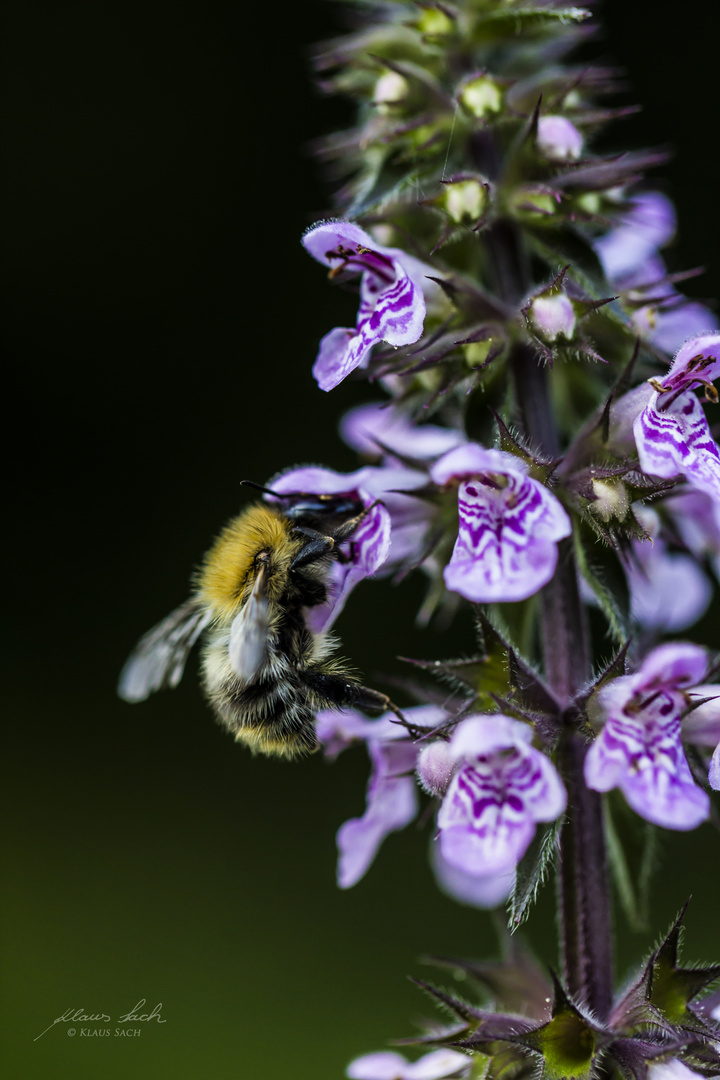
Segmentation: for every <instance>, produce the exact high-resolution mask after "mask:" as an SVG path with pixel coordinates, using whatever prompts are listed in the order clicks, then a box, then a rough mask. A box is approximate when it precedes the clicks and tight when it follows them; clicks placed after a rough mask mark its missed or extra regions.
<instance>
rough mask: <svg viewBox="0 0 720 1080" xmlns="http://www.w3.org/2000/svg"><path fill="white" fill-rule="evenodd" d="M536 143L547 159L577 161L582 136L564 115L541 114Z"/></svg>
mask: <svg viewBox="0 0 720 1080" xmlns="http://www.w3.org/2000/svg"><path fill="white" fill-rule="evenodd" d="M536 145H537V148H538V150H539V152H540V153H541V154H542V156H543V157H545V158H547V159H548V161H577V159H578V158H579V157H580V154H581V153H582V146H583V137H582V135H581V134H580V132H579V131H578V129H577V128H576V127H575V125H574V124H571V123H570V121H569V120H568V119H567V118H566V117H564V116H541V117H540V119H539V120H538V128H537V140H536Z"/></svg>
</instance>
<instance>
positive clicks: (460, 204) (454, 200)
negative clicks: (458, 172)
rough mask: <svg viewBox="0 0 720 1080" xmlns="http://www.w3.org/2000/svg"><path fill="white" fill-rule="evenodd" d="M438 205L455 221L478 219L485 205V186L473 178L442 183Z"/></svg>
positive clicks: (459, 222)
mask: <svg viewBox="0 0 720 1080" xmlns="http://www.w3.org/2000/svg"><path fill="white" fill-rule="evenodd" d="M444 188H445V190H444V192H443V194H442V196H441V201H440V205H441V206H442V208H443V210H445V212H446V213H447V214H448V215H449V217H450V218H452V220H453V221H456V222H457V223H458V224H461V223H462V222H466V223H469V222H476V221H478V220H479V219H480V218H481V217H482V215H483V212H484V210H485V207H486V205H487V187H486V186H485V184H482V183H481V182H480V181H479V180H476V179H475V178H468V179H462V180H451V181H449V182H447V183H445V184H444Z"/></svg>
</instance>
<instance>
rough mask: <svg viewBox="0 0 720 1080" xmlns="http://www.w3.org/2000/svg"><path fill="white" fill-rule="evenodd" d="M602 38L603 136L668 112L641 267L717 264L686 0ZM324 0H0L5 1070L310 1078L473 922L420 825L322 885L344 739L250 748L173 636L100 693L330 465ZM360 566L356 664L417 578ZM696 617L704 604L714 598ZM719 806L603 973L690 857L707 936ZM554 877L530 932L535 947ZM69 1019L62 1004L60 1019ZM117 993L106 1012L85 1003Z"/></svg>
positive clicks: (402, 633)
mask: <svg viewBox="0 0 720 1080" xmlns="http://www.w3.org/2000/svg"><path fill="white" fill-rule="evenodd" d="M605 11H606V16H607V22H608V24H609V30H610V33H609V38H608V40H607V41H606V42H604V43H603V44H602V45H601V46H600V51H601V52H603V51H604V55H605V56H606V58H615V59H617V60H619V61H621V62H622V63H623V64H624V65H625V66H626V67H627V68H628V70H629V73H630V78H631V82H632V84H633V87H634V89H633V92H632V94H631V95H630V100H633V101H641V102H642V103H643V104H644V106H645V111H644V114H643V115H642V117H641V118H639V119H634V120H632V121H629V122H627V123H626V124H625V125H624V127H622V128H621V127H618V128H617V129H616V130H615V133H614V135H615V138H616V140H617V145H631V143H632V141H633V140H635V141H637V142H644V143H645V144H652V145H657V144H666V143H668V142H670V143H672V144H673V145H674V147H675V151H676V154H675V157H674V159H673V161H672V162H671V163H670V165H669V166H667V168H666V169H665V170H664V176H665V178H666V180H667V188H668V190H669V191H670V192H671V194H672V195H673V196H674V197H675V198H676V200H677V203H678V206H679V216H680V227H681V239H680V242H679V243H678V245H677V247H676V249H675V250H674V251H673V252H672V254H671V256H670V258H671V261H672V263H673V265H674V266H676V267H681V266H693V265H696V264H698V263H704V264H706V265H707V267H708V273H707V275H706V276H705V277H704V278H702V279H700V280H699V281H693V282H691V283H690V288H689V290H688V291H691V292H693V293H694V294H695V295H698V296H714V295H718V294H719V293H720V278H719V275H720V259H719V258H718V255H717V252H718V250H719V249H720V219H719V218H718V214H717V197H718V196H717V180H716V178H717V172H718V164H719V161H718V145H717V120H716V117H717V113H718V104H719V99H720V85H719V84H718V82H717V79H716V77H715V72H716V35H715V33H714V32H715V29H716V28H715V25H714V24H711V23H709V22H708V23H707V25H703V22H702V20H703V18H707V19H711V18H712V16H711V14H710V5H707V6H706V7H705V8H701V7H699V6H697V5H693V6H692V23H688V24H683V23H681V22H680V21H679V16H678V15H677V14H672V12H673V11H674V9H671V8H670V6H669V5H658V4H657V3H650V2H647V0H642V2H637V0H635V2H633V3H632V4H628V3H627V0H612V2H610V3H607V4H606V5H605ZM340 16H341V6H340V5H332V4H321V3H319V2H317V0H313V2H312V3H302V4H294V5H285V6H284V7H283V6H280V7H274V6H272V5H270V4H267V5H244V4H241V3H240V2H239V0H238V2H237V3H234V4H228V3H213V2H208V3H204V4H200V3H184V2H182V0H174V2H173V3H167V4H162V3H159V2H156V0H148V2H147V3H144V4H142V5H137V6H136V5H134V4H131V3H123V4H119V3H103V4H96V3H65V2H59V0H56V2H53V3H45V4H43V3H38V2H33V0H28V2H25V3H16V4H12V3H11V4H8V5H6V7H5V27H4V32H3V34H4V54H5V55H4V58H3V62H2V68H1V70H2V75H1V76H0V77H1V78H2V81H3V85H4V93H3V107H2V137H1V140H0V141H1V145H2V146H3V148H4V150H5V160H6V170H7V172H6V175H5V179H4V189H5V190H4V197H3V203H4V207H5V214H4V220H5V226H4V230H3V231H4V238H3V248H4V259H3V264H4V270H5V282H4V290H3V291H4V298H5V305H4V308H5V314H4V323H5V325H4V352H5V356H6V362H5V372H6V383H7V386H6V395H5V402H6V405H5V428H6V430H7V431H8V434H9V435H10V439H9V443H8V448H7V450H6V469H5V475H6V477H7V480H8V484H9V492H8V495H9V499H8V502H9V504H10V507H11V514H10V517H9V520H8V521H7V524H6V527H5V532H6V535H7V537H8V539H9V544H8V545H6V554H5V573H4V578H5V584H6V586H7V591H8V593H9V601H10V602H9V604H8V605H7V607H6V610H9V612H10V616H9V618H7V619H6V630H7V633H6V638H5V646H4V649H3V656H4V660H5V662H6V669H7V673H8V677H7V678H6V679H5V680H4V688H5V693H4V698H5V709H4V713H5V716H6V725H5V731H6V735H5V744H6V746H5V750H6V754H5V764H4V766H3V778H2V791H3V798H4V803H5V808H4V816H5V822H6V835H7V839H6V841H5V863H6V872H5V879H4V881H5V884H4V915H3V926H4V955H5V962H4V986H3V996H4V1007H3V1041H4V1054H3V1056H4V1059H5V1062H6V1069H7V1075H8V1076H12V1077H13V1078H17V1080H25V1078H27V1080H40V1078H43V1080H44V1078H47V1077H50V1076H52V1077H58V1078H60V1077H66V1076H67V1077H72V1078H73V1080H86V1078H87V1080H95V1078H97V1077H99V1076H102V1077H106V1078H108V1080H116V1078H117V1080H125V1078H127V1077H130V1076H132V1077H135V1078H138V1080H145V1078H150V1077H155V1076H157V1075H158V1074H160V1073H162V1074H167V1075H173V1076H175V1077H178V1078H182V1080H185V1078H188V1080H191V1078H195V1077H208V1078H211V1080H231V1078H232V1080H235V1078H238V1077H240V1078H245V1077H258V1078H259V1080H265V1078H267V1080H281V1078H282V1080H285V1078H286V1077H289V1076H292V1077H293V1078H294V1080H325V1078H326V1077H327V1078H328V1080H330V1078H332V1077H339V1076H341V1075H343V1071H344V1068H345V1065H346V1063H347V1061H348V1060H349V1059H350V1058H351V1057H353V1056H355V1055H357V1054H359V1053H364V1052H369V1051H371V1050H375V1049H380V1048H381V1047H382V1046H383V1044H384V1042H385V1040H386V1039H387V1038H389V1037H392V1036H400V1035H405V1034H410V1033H411V1032H412V1031H413V1030H415V1028H414V1023H415V1021H416V1020H417V1019H418V1018H419V1017H421V1016H422V1015H427V1014H432V1009H431V1007H430V1006H429V1004H427V1003H426V1002H425V1001H424V1000H423V999H422V998H421V996H420V995H419V993H418V992H417V991H416V990H415V989H414V988H412V987H411V986H410V984H409V983H408V982H407V981H406V979H405V976H406V974H407V973H409V972H414V973H415V974H417V975H427V974H428V969H427V968H425V967H423V966H422V965H421V964H420V963H419V962H418V957H419V956H420V955H421V954H423V953H445V954H456V955H457V954H463V953H464V954H470V955H473V954H474V955H483V954H484V955H487V954H491V953H493V952H495V948H496V947H495V944H494V942H495V939H494V935H493V932H492V925H491V919H490V917H489V916H488V915H486V914H482V913H477V912H474V911H472V910H470V909H467V908H464V907H461V906H459V905H457V904H454V903H453V902H451V901H450V900H448V899H445V898H443V897H442V896H441V895H440V894H439V893H438V892H437V890H436V888H435V885H434V883H433V880H432V878H431V874H430V870H429V868H428V865H427V858H426V845H427V832H424V833H420V832H417V831H415V830H413V829H410V830H407V832H406V833H404V834H402V835H399V836H393V837H391V838H390V839H389V840H388V841H387V843H386V844H385V846H384V848H383V850H382V851H381V853H380V856H379V858H378V860H377V863H376V865H375V866H374V867H373V868H372V870H371V871H370V873H369V874H368V876H367V878H366V879H364V880H363V881H362V882H361V883H360V884H359V885H358V886H357V887H356V888H355V889H354V890H352V891H350V892H347V893H344V892H340V891H339V890H338V889H337V888H336V886H335V884H334V860H335V847H334V833H335V830H336V828H337V827H338V825H339V824H340V823H341V822H342V821H343V820H345V819H346V818H348V817H350V816H353V815H355V814H358V813H360V812H361V810H362V806H363V790H364V785H365V780H366V775H367V762H366V758H365V754H364V751H363V750H361V749H360V750H358V751H356V752H355V753H353V754H348V755H347V756H346V757H344V758H341V759H340V760H339V761H338V762H337V763H336V764H335V765H334V766H333V767H331V768H330V767H327V766H326V765H325V764H324V763H323V761H322V760H320V758H319V757H318V758H316V759H312V760H310V761H308V762H305V763H302V764H299V765H292V766H291V765H287V764H285V763H283V762H277V761H266V760H259V759H257V760H256V759H253V758H252V757H251V756H250V755H249V754H248V753H247V752H245V751H243V750H242V749H240V748H239V747H236V746H235V745H233V743H232V742H231V741H230V740H229V739H228V737H227V736H226V735H225V734H224V733H223V732H222V731H221V730H220V729H219V728H218V727H216V725H215V724H214V723H213V720H212V717H211V715H210V713H209V712H208V710H207V708H206V707H205V705H204V703H203V702H202V700H201V696H200V693H199V690H198V688H197V685H196V680H195V678H194V666H192V665H191V671H190V675H189V677H187V678H186V679H185V681H184V682H183V684H182V685H181V687H180V688H179V689H178V690H177V691H175V692H174V693H172V694H166V695H160V696H158V697H157V698H155V699H153V700H152V701H150V702H149V703H146V704H144V705H139V706H135V707H130V706H128V705H125V704H123V703H121V702H120V701H118V700H117V699H116V698H115V693H114V685H115V680H116V676H117V672H118V670H119V668H120V666H121V664H122V662H123V660H124V657H125V656H126V654H127V652H128V651H129V649H130V648H131V647H132V645H133V643H134V641H135V639H136V638H137V637H138V636H139V634H140V633H141V632H143V631H144V630H145V629H146V628H147V627H149V626H150V625H152V624H153V623H154V622H155V621H157V620H158V619H159V618H160V617H161V616H163V615H164V614H165V613H166V612H168V611H169V610H170V609H171V608H172V607H174V606H175V605H176V604H177V603H178V602H180V601H181V600H182V599H184V597H185V595H186V590H187V579H188V574H189V571H190V569H191V568H192V567H193V565H195V564H196V563H197V561H198V559H199V557H200V556H201V554H202V553H203V551H204V550H205V548H206V547H207V544H208V542H209V540H210V538H211V537H212V535H213V534H214V532H215V531H216V530H217V529H218V528H219V526H220V525H221V524H222V523H223V522H224V521H225V519H226V518H227V517H229V516H230V515H232V514H233V513H235V512H236V511H237V509H238V508H239V506H240V505H241V503H242V501H243V499H244V496H243V495H241V492H240V489H239V487H238V482H239V481H240V480H241V479H244V478H246V477H247V478H251V479H255V480H259V481H263V480H265V479H266V478H267V477H269V476H270V475H271V474H272V473H273V472H274V471H276V470H277V469H279V468H282V467H285V466H288V465H291V464H294V463H296V462H303V461H305V462H306V461H317V462H323V463H326V464H329V465H331V466H332V467H334V468H337V469H349V468H353V467H354V465H355V461H354V458H353V456H352V455H351V454H350V451H349V450H347V449H346V448H344V447H343V445H342V444H341V442H340V440H339V439H338V437H337V436H336V433H335V429H336V424H337V420H338V417H339V416H340V414H341V412H342V411H344V410H345V408H347V407H349V406H350V405H351V404H355V403H357V402H360V401H364V400H368V397H369V396H370V395H368V393H367V392H366V389H365V388H364V387H363V386H362V384H357V385H351V384H343V385H342V386H341V387H339V388H338V389H337V390H335V391H333V392H332V394H331V395H324V394H322V393H321V392H320V391H319V390H318V389H317V388H316V386H315V383H314V381H313V379H312V377H311V375H310V368H311V364H312V361H313V358H314V356H315V351H316V347H317V342H318V339H319V338H320V337H321V336H322V334H324V333H325V332H326V331H327V330H328V329H329V328H330V327H331V326H333V325H338V324H343V323H347V322H348V321H351V320H352V318H353V304H352V299H351V298H350V297H348V296H346V295H344V294H342V293H340V292H337V291H334V290H331V289H329V288H327V286H326V284H325V282H324V279H323V272H322V271H321V270H320V269H319V268H317V267H316V266H314V265H313V264H312V263H311V262H310V260H309V259H308V257H307V256H306V255H305V254H304V253H303V252H302V250H301V248H300V245H299V243H298V239H299V237H300V234H301V233H302V231H303V229H304V227H305V226H306V225H307V224H309V223H310V222H311V221H312V220H314V219H315V218H317V217H318V216H320V215H321V214H322V212H323V211H324V210H325V209H326V205H327V193H326V191H325V189H324V188H323V186H322V184H321V182H320V180H319V177H318V173H317V170H316V167H315V165H314V164H313V163H312V161H311V160H310V158H309V156H308V155H307V153H306V151H305V149H304V147H305V145H306V143H307V141H308V140H309V139H311V138H312V137H314V136H316V135H318V134H319V133H321V132H323V131H327V130H329V129H331V128H332V127H333V125H334V124H336V123H340V122H342V121H344V120H345V119H346V118H347V117H348V115H349V113H348V112H347V110H346V109H345V108H344V107H343V106H342V105H340V104H338V103H332V102H328V101H327V100H325V99H322V98H320V97H318V96H317V95H316V94H315V93H314V91H313V90H312V88H311V85H310V79H309V76H308V73H307V71H308V69H307V45H308V44H309V43H311V42H313V41H315V40H318V39H320V38H322V37H324V36H327V35H328V34H329V33H333V32H335V30H336V29H337V28H338V27H339V26H340V22H339V20H340ZM387 588H388V587H387V586H384V585H375V584H369V585H368V586H367V587H365V588H364V589H363V590H359V592H358V594H357V595H356V596H354V597H353V599H352V601H351V603H350V604H349V606H348V608H347V611H346V613H345V615H344V617H343V620H342V621H341V625H340V629H341V631H342V636H343V642H344V646H345V649H346V651H347V654H348V655H350V656H352V657H353V658H354V659H355V660H356V662H357V664H358V666H359V667H360V668H361V669H363V670H364V671H365V672H366V674H367V675H368V677H369V679H373V678H377V677H378V673H379V672H383V671H390V672H392V671H399V670H400V668H399V665H398V664H397V662H396V661H395V660H394V657H395V655H396V653H398V652H403V653H405V654H410V655H416V656H433V655H442V654H447V653H450V652H452V649H453V647H455V648H458V647H469V646H468V643H467V642H460V643H456V642H454V641H453V640H452V637H451V635H449V634H448V635H446V636H445V638H444V639H442V640H440V641H439V640H438V635H437V634H434V633H433V632H430V631H428V632H425V633H421V632H420V631H417V630H415V629H413V627H412V620H413V616H414V611H415V610H416V607H417V603H418V600H419V598H420V596H421V593H422V587H421V584H420V583H419V582H417V581H413V580H410V581H408V582H406V583H405V584H404V585H403V586H402V587H401V588H400V589H399V590H398V591H397V593H394V594H389V593H388V591H387ZM712 621H713V620H712V618H708V619H706V620H705V624H704V628H705V630H708V631H710V632H712V630H713V627H712ZM717 852H718V844H717V836H716V835H715V834H713V833H711V832H710V830H709V829H707V828H706V829H701V830H699V831H698V832H696V833H693V834H690V835H671V834H666V836H665V837H664V868H665V876H664V877H663V878H662V879H661V881H660V882H659V884H658V886H657V888H656V890H655V893H654V897H653V910H652V916H653V931H652V933H648V934H645V935H642V934H640V935H635V936H632V935H630V934H629V932H627V931H622V932H621V935H620V938H621V957H620V966H621V969H622V972H621V973H624V972H625V971H626V970H627V968H628V965H629V964H631V963H632V962H633V961H634V960H635V959H637V958H638V957H639V955H640V950H641V949H643V948H646V947H647V946H648V944H649V942H650V941H651V939H652V937H653V936H654V934H655V932H656V931H657V930H659V929H661V928H662V927H664V926H665V925H667V923H668V922H669V920H670V919H671V917H672V915H673V914H674V912H675V911H676V910H677V908H678V907H679V905H680V904H681V903H682V902H683V901H684V900H685V898H686V897H687V895H688V894H689V893H691V892H694V893H695V901H694V903H693V906H692V908H691V911H690V915H689V919H688V938H687V951H686V956H687V957H688V958H693V959H698V958H701V957H703V956H707V957H708V958H709V957H710V956H711V955H714V957H715V959H717V957H718V955H720V929H719V928H718V923H717V917H716V912H717V908H716V904H717V870H716V868H717V865H718V861H717V860H718V855H717ZM552 907H553V903H552V895H551V892H550V890H547V891H546V893H545V895H544V896H543V898H542V900H541V903H540V908H539V911H538V913H537V917H536V919H535V920H534V921H533V922H532V923H531V928H530V936H531V939H532V940H533V942H534V944H535V947H536V949H537V950H538V952H539V954H540V955H541V956H542V957H543V958H544V959H545V960H548V961H554V945H553V943H552V942H553V931H552ZM140 998H145V999H146V1000H147V1005H148V1007H151V1006H153V1005H154V1004H156V1002H158V1001H162V1003H163V1017H164V1018H165V1020H166V1021H167V1022H166V1024H164V1025H162V1026H157V1025H154V1024H148V1025H144V1028H145V1030H143V1031H142V1036H141V1037H140V1038H137V1039H122V1040H121V1039H117V1038H109V1039H102V1040H100V1039H97V1040H89V1039H82V1040H81V1039H80V1037H79V1036H76V1037H75V1038H74V1039H72V1038H69V1037H68V1036H67V1034H66V1031H65V1028H66V1027H67V1025H58V1027H57V1028H55V1029H54V1030H51V1031H49V1032H48V1033H47V1034H46V1035H45V1036H44V1037H43V1038H42V1039H41V1040H40V1041H37V1042H33V1039H34V1038H35V1036H37V1035H38V1034H39V1033H40V1032H41V1031H42V1030H43V1028H44V1027H46V1026H47V1025H48V1024H49V1023H50V1022H51V1020H53V1019H54V1018H55V1017H56V1016H58V1015H60V1014H61V1013H62V1012H64V1011H65V1010H66V1009H68V1008H70V1007H76V1008H80V1007H84V1008H85V1009H86V1010H87V1011H88V1012H100V1013H102V1012H106V1013H110V1014H111V1015H112V1016H113V1018H115V1017H116V1016H117V1015H119V1014H121V1013H124V1012H127V1011H128V1010H129V1009H130V1008H131V1007H132V1006H133V1005H134V1004H135V1003H136V1002H137V1001H138V1000H139V999H140ZM90 1026H92V1025H90ZM114 1026H115V1025H111V1027H113V1028H114Z"/></svg>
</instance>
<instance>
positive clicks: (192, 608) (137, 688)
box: [118, 600, 212, 702]
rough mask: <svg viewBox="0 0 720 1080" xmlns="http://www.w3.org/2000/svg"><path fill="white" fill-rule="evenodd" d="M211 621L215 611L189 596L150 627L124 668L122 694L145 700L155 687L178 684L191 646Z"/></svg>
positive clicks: (126, 696)
mask: <svg viewBox="0 0 720 1080" xmlns="http://www.w3.org/2000/svg"><path fill="white" fill-rule="evenodd" d="M211 621H212V615H211V614H210V613H209V612H208V611H206V610H205V608H203V607H201V606H200V605H199V604H198V602H197V600H186V601H185V603H184V604H181V605H180V607H177V608H175V610H174V611H173V612H172V613H171V614H170V615H168V617H167V618H166V619H163V621H162V622H159V623H158V624H157V626H154V627H153V628H152V630H148V632H147V634H145V636H144V637H142V638H140V641H138V643H137V645H136V646H135V648H134V649H133V651H132V653H131V654H130V656H129V657H128V659H127V661H126V663H125V667H124V668H123V669H122V671H121V672H120V681H119V682H118V694H119V695H120V697H121V698H123V699H124V700H125V701H131V702H135V701H144V700H145V698H147V697H149V696H150V694H152V693H153V691H155V690H162V689H164V688H165V687H172V686H177V684H178V683H179V682H180V680H181V678H182V675H183V671H184V670H185V663H186V661H187V658H188V655H189V653H190V650H191V649H192V647H193V645H194V644H195V642H196V641H197V639H198V638H199V637H200V634H201V633H202V632H203V630H204V629H205V627H206V626H208V624H209V623H210V622H211Z"/></svg>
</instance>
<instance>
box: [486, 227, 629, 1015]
mask: <svg viewBox="0 0 720 1080" xmlns="http://www.w3.org/2000/svg"><path fill="white" fill-rule="evenodd" d="M500 242H501V238H500V237H498V243H500ZM518 261H519V260H518V258H517V256H510V257H507V258H506V259H505V260H504V261H503V262H502V263H500V262H498V263H497V264H496V265H498V266H500V265H502V266H504V267H507V266H509V265H512V263H513V262H514V263H515V264H517V263H518ZM512 370H513V378H514V384H515V393H516V400H517V404H518V410H519V413H520V419H521V422H522V425H523V428H524V430H525V434H526V436H527V437H528V439H530V441H531V443H532V445H533V447H534V448H535V449H537V450H538V451H540V452H541V453H543V454H546V455H548V456H550V457H553V458H554V457H557V456H558V455H559V453H560V443H559V439H558V432H557V426H556V424H555V418H554V416H553V412H552V408H551V404H550V398H549V394H548V371H547V369H546V368H544V367H541V366H540V362H539V358H538V357H537V355H536V354H535V352H534V350H532V349H531V348H529V347H526V346H518V347H517V348H516V349H515V352H514V355H513V358H512ZM541 630H542V643H543V654H544V656H543V659H544V667H545V673H546V676H547V679H548V681H549V683H550V685H551V687H552V689H553V690H554V691H555V694H556V695H557V697H558V699H559V701H560V702H561V706H562V711H563V721H564V730H563V735H562V739H561V747H560V754H559V761H558V764H559V767H560V770H561V772H562V775H563V778H564V780H565V785H566V787H567V791H568V815H567V821H566V823H565V825H564V826H563V829H562V832H561V835H560V867H559V877H558V894H559V900H560V904H559V919H560V939H561V951H562V962H563V969H564V973H565V979H566V982H567V986H568V989H569V991H570V993H571V994H573V995H574V996H575V997H576V998H577V999H578V1000H580V1001H582V1002H583V1003H584V1004H585V1005H587V1006H588V1007H589V1008H591V1009H592V1010H593V1011H594V1012H595V1013H597V1015H598V1016H600V1017H601V1018H605V1017H607V1015H608V1013H609V1011H610V1005H611V999H612V938H611V925H610V890H609V883H608V873H607V857H606V850H605V834H604V829H603V816H602V801H601V798H600V796H599V795H598V794H597V793H596V792H594V791H590V790H589V789H588V788H587V787H586V785H585V781H584V779H583V762H584V758H585V753H586V746H585V742H584V739H583V738H582V736H581V735H580V734H579V732H578V731H577V730H576V726H575V723H574V713H573V710H572V708H571V707H570V706H571V702H572V699H573V697H574V696H575V694H576V693H577V691H578V690H579V688H580V687H581V686H582V685H583V683H585V682H586V681H587V679H588V678H589V677H590V674H591V665H590V652H589V642H588V630H587V620H586V617H585V609H584V607H583V604H582V601H581V599H580V594H579V590H578V577H577V568H576V566H575V559H574V556H573V549H572V542H571V541H570V540H569V539H567V540H564V541H562V542H561V543H560V545H559V548H558V566H557V570H556V572H555V576H554V577H553V579H552V581H550V582H549V584H548V585H546V586H545V588H544V589H543V590H542V594H541Z"/></svg>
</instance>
